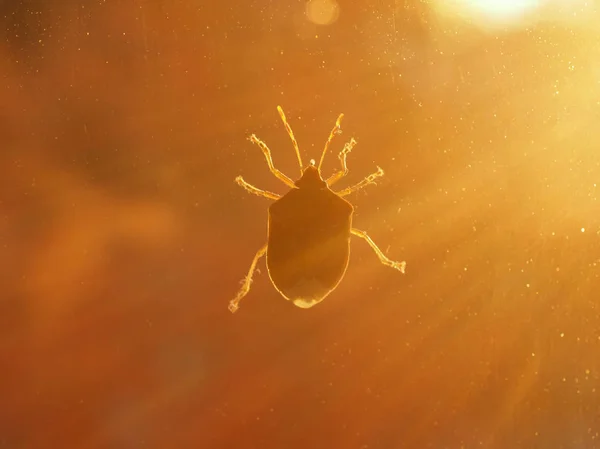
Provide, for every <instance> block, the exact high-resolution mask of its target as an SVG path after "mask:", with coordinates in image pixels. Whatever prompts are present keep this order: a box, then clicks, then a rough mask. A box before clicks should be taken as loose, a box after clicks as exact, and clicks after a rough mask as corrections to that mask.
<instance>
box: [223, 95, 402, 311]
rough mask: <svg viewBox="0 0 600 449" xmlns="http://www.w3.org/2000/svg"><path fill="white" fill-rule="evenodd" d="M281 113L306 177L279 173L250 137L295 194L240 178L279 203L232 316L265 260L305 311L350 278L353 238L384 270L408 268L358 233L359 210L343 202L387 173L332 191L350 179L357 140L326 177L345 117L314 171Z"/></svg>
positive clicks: (346, 147)
mask: <svg viewBox="0 0 600 449" xmlns="http://www.w3.org/2000/svg"><path fill="white" fill-rule="evenodd" d="M277 111H278V112H279V115H280V116H281V120H282V121H283V124H284V126H285V129H286V130H287V132H288V134H289V136H290V139H292V144H293V145H294V149H295V150H296V156H297V157H298V163H299V164H300V174H301V176H300V179H298V180H297V181H296V182H294V181H292V180H291V179H290V178H288V177H287V176H286V175H284V174H283V173H281V172H280V171H279V170H277V169H276V168H275V166H274V165H273V159H272V158H271V151H270V150H269V147H267V145H266V144H265V143H264V142H263V141H262V140H260V139H259V138H257V137H256V136H255V135H254V134H253V135H252V136H250V139H249V140H250V141H251V142H252V143H255V144H256V145H258V146H259V148H260V149H261V150H262V152H263V154H264V155H265V158H266V159H267V164H268V165H269V169H270V170H271V173H273V175H275V177H277V178H278V179H279V180H281V181H282V182H283V183H284V184H285V185H287V186H288V187H289V188H290V189H291V190H290V191H288V192H287V193H286V194H285V195H283V196H281V195H278V194H276V193H273V192H268V191H265V190H261V189H259V188H257V187H254V186H253V185H251V184H248V183H247V182H246V181H244V179H243V178H242V177H241V176H238V177H237V178H235V182H236V183H237V184H239V185H240V186H241V187H243V188H244V189H246V190H247V191H248V192H250V193H253V194H255V195H259V196H262V197H265V198H269V199H271V200H275V202H274V203H273V204H271V206H270V207H269V213H268V222H267V243H265V245H263V247H262V248H260V249H259V250H258V252H257V253H256V255H255V256H254V259H253V260H252V264H251V265H250V270H248V275H247V276H246V277H245V278H244V280H243V281H242V284H243V285H242V288H241V289H240V291H239V292H238V294H237V296H236V297H235V298H234V299H232V300H231V301H230V303H229V310H230V311H231V312H235V311H236V310H237V309H238V308H239V303H240V300H241V299H242V298H243V297H244V296H246V294H247V293H248V292H249V291H250V284H251V283H252V276H253V274H254V271H255V270H256V264H257V263H258V260H259V259H260V258H261V257H263V256H264V255H265V254H266V256H267V271H268V273H269V277H270V279H271V282H272V283H273V286H274V287H275V288H276V289H277V291H278V292H279V293H280V294H281V295H282V296H283V297H284V298H285V299H287V300H290V301H292V302H293V303H294V304H295V305H296V306H298V307H301V308H303V309H308V308H310V307H312V306H314V305H315V304H318V303H319V302H321V301H322V300H323V299H325V297H327V295H329V293H331V292H332V291H333V290H335V288H336V287H337V285H338V284H339V283H340V281H341V280H342V278H343V277H344V273H345V272H346V268H347V266H348V259H349V256H350V235H355V236H357V237H360V238H362V239H363V240H365V241H366V242H367V243H368V244H369V245H370V246H371V248H372V249H373V251H375V254H377V257H379V260H380V261H381V263H383V264H384V265H387V266H389V267H392V268H395V269H396V270H399V271H401V272H402V273H404V269H405V267H406V262H394V261H393V260H390V259H388V258H387V257H386V256H385V255H384V254H383V252H382V251H381V250H380V249H379V248H378V246H377V245H376V244H375V242H374V241H373V240H371V238H370V237H369V236H368V235H367V233H366V232H365V231H361V230H359V229H356V228H353V227H352V213H353V212H354V208H353V207H352V204H350V203H349V202H348V201H346V200H345V199H344V198H343V197H345V196H346V195H349V194H350V193H352V192H355V191H357V190H359V189H361V188H363V187H365V186H366V185H368V184H374V181H375V179H377V178H379V177H381V176H383V170H382V169H381V168H379V167H377V171H376V172H375V173H372V174H370V175H369V176H367V177H366V178H365V179H363V180H362V181H360V182H359V183H357V184H355V185H353V186H351V187H348V188H346V189H343V190H340V191H338V192H334V191H333V190H331V186H333V184H335V183H336V182H337V181H339V180H340V179H341V178H343V177H344V176H345V175H346V174H347V173H348V167H347V166H346V157H347V156H348V153H350V151H352V148H354V145H356V141H355V140H354V139H350V142H348V143H346V145H344V148H343V149H342V151H341V152H340V154H339V159H340V164H341V169H340V170H339V171H337V172H335V173H334V174H333V175H331V176H330V177H329V178H327V179H326V180H324V179H323V177H322V176H321V166H322V165H323V160H324V159H325V154H326V153H327V149H328V148H329V144H330V143H331V141H332V140H333V138H334V136H335V135H336V134H339V133H341V128H340V123H341V121H342V118H343V117H344V114H340V115H339V117H338V119H337V120H336V122H335V126H334V127H333V129H332V130H331V132H330V133H329V138H328V139H327V142H326V143H325V148H323V152H322V154H321V159H320V160H319V165H317V166H315V161H314V160H311V161H310V165H308V166H307V167H304V165H303V164H302V158H301V156H300V149H299V148H298V143H297V142H296V138H295V137H294V133H293V132H292V128H291V127H290V125H289V124H288V122H287V120H286V118H285V114H284V113H283V110H282V109H281V106H277Z"/></svg>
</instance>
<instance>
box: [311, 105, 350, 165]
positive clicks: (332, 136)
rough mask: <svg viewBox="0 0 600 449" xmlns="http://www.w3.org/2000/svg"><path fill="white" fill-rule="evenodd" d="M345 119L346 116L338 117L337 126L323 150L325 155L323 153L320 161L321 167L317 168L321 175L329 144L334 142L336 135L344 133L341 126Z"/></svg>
mask: <svg viewBox="0 0 600 449" xmlns="http://www.w3.org/2000/svg"><path fill="white" fill-rule="evenodd" d="M343 118H344V114H340V115H339V116H338V118H337V120H336V121H335V125H334V127H333V129H332V130H331V132H330V133H329V137H328V138H327V142H325V148H323V153H321V159H320V160H319V165H318V167H317V168H318V169H319V173H321V166H322V165H323V161H324V160H325V153H327V150H328V149H329V144H330V143H331V141H332V140H333V138H334V137H335V135H336V134H339V133H341V132H342V128H341V125H342V119H343Z"/></svg>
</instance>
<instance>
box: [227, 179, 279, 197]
mask: <svg viewBox="0 0 600 449" xmlns="http://www.w3.org/2000/svg"><path fill="white" fill-rule="evenodd" d="M235 182H236V183H237V184H238V185H239V186H240V187H243V188H244V189H246V191H247V192H250V193H253V194H254V195H258V196H263V197H265V198H269V199H271V200H278V199H279V198H281V196H280V195H277V194H276V193H273V192H269V191H268V190H262V189H259V188H258V187H254V186H253V185H252V184H248V183H247V182H246V181H244V178H242V177H241V176H238V177H237V178H235Z"/></svg>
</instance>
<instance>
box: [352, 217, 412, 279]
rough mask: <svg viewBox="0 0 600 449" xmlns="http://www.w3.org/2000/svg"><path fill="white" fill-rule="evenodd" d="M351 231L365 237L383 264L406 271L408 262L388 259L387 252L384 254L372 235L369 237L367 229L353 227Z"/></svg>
mask: <svg viewBox="0 0 600 449" xmlns="http://www.w3.org/2000/svg"><path fill="white" fill-rule="evenodd" d="M350 232H351V233H352V234H353V235H355V236H357V237H360V238H361V239H364V240H365V241H366V242H367V243H368V244H369V246H370V247H371V249H372V250H373V251H375V254H377V257H379V260H380V261H381V263H382V264H384V265H387V266H388V267H392V268H395V269H396V270H398V271H400V272H402V273H404V270H405V269H406V262H404V261H402V262H395V261H393V260H390V259H388V258H387V257H386V256H385V254H383V251H381V250H380V249H379V247H378V246H377V245H376V244H375V242H374V241H373V240H372V239H371V237H369V236H368V235H367V233H366V232H365V231H361V230H360V229H356V228H352V229H351V230H350Z"/></svg>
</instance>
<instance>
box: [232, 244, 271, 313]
mask: <svg viewBox="0 0 600 449" xmlns="http://www.w3.org/2000/svg"><path fill="white" fill-rule="evenodd" d="M266 252H267V244H266V243H265V244H264V245H263V247H262V248H261V249H259V250H258V251H257V253H256V254H255V255H254V259H252V264H251V265H250V269H249V270H248V275H247V276H246V277H245V278H244V280H243V281H242V288H241V289H240V291H239V292H238V294H237V295H236V296H235V298H233V299H232V300H231V301H229V307H228V308H229V311H230V312H231V313H235V312H236V311H237V309H238V308H239V307H240V306H239V304H240V300H241V299H242V298H243V297H244V296H246V295H247V294H248V292H249V291H250V284H252V276H253V275H254V270H256V264H257V263H258V259H260V258H261V257H262V256H264V255H265V253H266Z"/></svg>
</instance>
